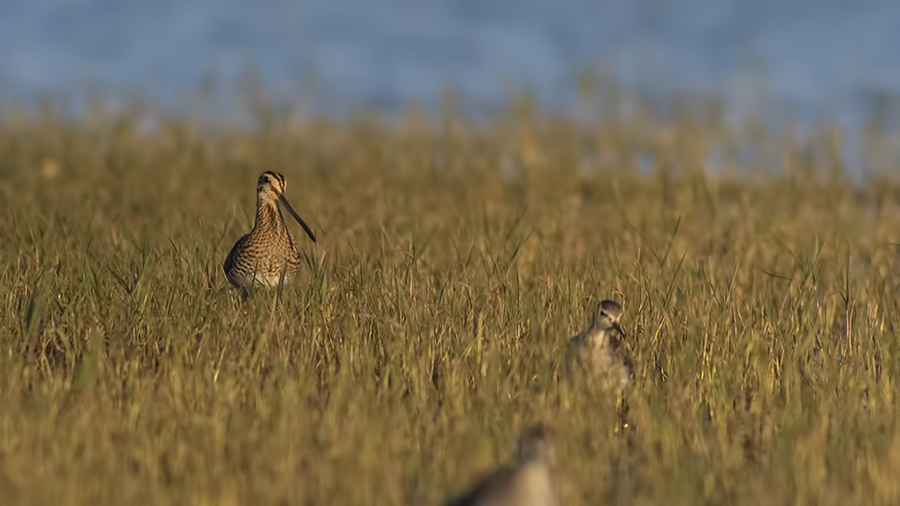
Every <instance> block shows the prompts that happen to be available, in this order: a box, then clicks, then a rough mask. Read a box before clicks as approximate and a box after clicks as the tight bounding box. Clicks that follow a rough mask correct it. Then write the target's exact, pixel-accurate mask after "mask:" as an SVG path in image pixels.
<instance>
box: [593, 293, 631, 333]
mask: <svg viewBox="0 0 900 506" xmlns="http://www.w3.org/2000/svg"><path fill="white" fill-rule="evenodd" d="M621 317H622V306H620V305H619V303H618V302H616V301H614V300H604V301H603V302H601V303H600V304H598V305H597V313H596V314H595V315H594V327H597V328H600V329H601V330H610V329H612V330H615V331H616V332H618V333H619V334H621V335H622V337H625V331H624V330H622V327H620V326H619V319H620V318H621Z"/></svg>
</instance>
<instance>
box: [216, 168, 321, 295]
mask: <svg viewBox="0 0 900 506" xmlns="http://www.w3.org/2000/svg"><path fill="white" fill-rule="evenodd" d="M286 187H287V181H286V180H285V179H284V176H283V175H281V174H279V173H277V172H270V171H266V172H263V173H262V174H261V175H260V176H259V181H258V182H257V184H256V222H255V224H254V225H253V230H251V231H250V233H249V234H247V235H245V236H243V237H241V238H240V239H238V241H237V242H236V243H235V244H234V247H233V248H231V252H230V253H228V257H227V258H225V264H224V265H223V266H222V269H223V270H224V271H225V276H226V277H227V278H228V281H229V282H230V283H231V284H232V285H233V286H235V287H236V288H240V289H241V290H242V291H244V293H246V290H248V289H250V288H252V287H254V286H262V287H266V288H271V287H275V286H278V287H281V286H282V285H283V283H284V282H285V281H287V280H289V279H290V278H291V277H292V276H293V274H294V273H295V272H296V271H297V268H298V267H299V265H300V258H301V257H300V248H299V247H298V246H297V243H296V242H294V237H293V236H292V235H291V231H290V230H289V229H288V227H287V224H286V223H285V222H284V216H283V215H282V214H281V209H280V208H279V207H278V204H279V202H280V203H281V204H282V205H283V206H284V207H285V209H287V210H288V212H289V213H291V216H293V217H294V218H295V219H296V220H297V222H298V223H300V226H301V227H303V230H304V231H305V232H306V234H307V235H308V236H309V238H310V239H312V241H313V242H316V236H315V235H313V233H312V230H310V229H309V227H308V226H307V225H306V222H304V221H303V219H302V218H300V216H299V215H297V212H296V211H294V208H293V207H291V204H290V203H289V202H288V200H287V198H286V197H285V196H284V190H285V188H286Z"/></svg>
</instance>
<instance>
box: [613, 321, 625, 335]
mask: <svg viewBox="0 0 900 506" xmlns="http://www.w3.org/2000/svg"><path fill="white" fill-rule="evenodd" d="M612 328H614V329H615V330H616V331H617V332H618V333H619V334H621V335H622V339H625V337H626V336H625V331H624V330H622V327H620V326H619V323H618V322H616V323H613V324H612Z"/></svg>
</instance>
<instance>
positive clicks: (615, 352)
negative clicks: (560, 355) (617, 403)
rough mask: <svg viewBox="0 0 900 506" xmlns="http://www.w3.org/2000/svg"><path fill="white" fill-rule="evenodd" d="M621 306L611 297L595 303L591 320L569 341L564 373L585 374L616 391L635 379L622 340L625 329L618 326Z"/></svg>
mask: <svg viewBox="0 0 900 506" xmlns="http://www.w3.org/2000/svg"><path fill="white" fill-rule="evenodd" d="M621 317H622V306H620V305H619V303H618V302H616V301H613V300H604V301H603V302H601V303H600V304H598V305H597V311H596V313H594V320H593V322H592V323H591V325H590V327H588V328H587V330H585V331H584V332H582V333H580V334H578V335H577V336H575V337H573V338H572V339H571V340H570V341H569V348H568V353H567V355H568V356H567V357H566V358H567V360H566V375H567V376H568V378H569V379H570V380H571V379H572V375H573V374H579V373H580V374H585V375H587V376H588V377H589V378H593V379H597V380H599V381H600V382H601V383H602V384H603V385H604V386H605V387H606V388H608V389H611V390H615V391H617V392H619V393H621V391H623V390H624V389H625V387H627V386H628V384H629V383H631V381H632V379H633V378H634V370H633V369H634V365H633V362H632V358H631V351H630V350H629V349H628V346H627V345H626V344H625V342H624V341H623V340H620V339H619V336H621V337H622V339H624V338H625V331H624V330H622V327H620V326H619V319H620V318H621Z"/></svg>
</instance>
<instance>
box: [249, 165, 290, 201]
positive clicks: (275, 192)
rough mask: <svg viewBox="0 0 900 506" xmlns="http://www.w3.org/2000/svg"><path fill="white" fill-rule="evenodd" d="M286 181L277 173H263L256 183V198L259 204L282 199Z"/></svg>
mask: <svg viewBox="0 0 900 506" xmlns="http://www.w3.org/2000/svg"><path fill="white" fill-rule="evenodd" d="M286 188H287V180H286V179H284V176H282V175H281V174H279V173H277V172H272V171H269V170H267V171H265V172H263V173H262V174H260V176H259V182H257V183H256V198H258V199H259V200H260V201H261V202H275V201H276V200H280V199H282V198H284V190H285V189H286Z"/></svg>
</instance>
